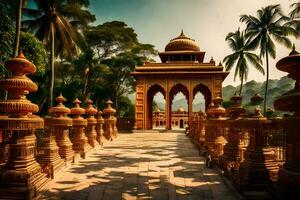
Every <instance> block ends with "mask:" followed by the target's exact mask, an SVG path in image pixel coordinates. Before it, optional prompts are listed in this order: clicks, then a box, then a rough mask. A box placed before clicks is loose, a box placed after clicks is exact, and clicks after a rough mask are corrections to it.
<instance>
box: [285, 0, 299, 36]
mask: <svg viewBox="0 0 300 200" xmlns="http://www.w3.org/2000/svg"><path fill="white" fill-rule="evenodd" d="M291 8H292V11H291V12H290V13H289V16H290V21H288V22H287V23H286V25H288V26H291V27H293V28H295V30H296V32H297V34H298V35H299V34H300V2H299V3H293V4H292V5H291Z"/></svg>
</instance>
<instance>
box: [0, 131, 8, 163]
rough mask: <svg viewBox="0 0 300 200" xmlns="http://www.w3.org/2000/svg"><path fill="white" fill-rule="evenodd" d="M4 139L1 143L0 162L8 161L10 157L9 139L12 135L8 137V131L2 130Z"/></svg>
mask: <svg viewBox="0 0 300 200" xmlns="http://www.w3.org/2000/svg"><path fill="white" fill-rule="evenodd" d="M0 131H1V132H2V141H1V143H0V164H1V163H6V162H7V159H8V153H9V140H10V137H8V136H7V135H8V133H7V131H2V130H0Z"/></svg>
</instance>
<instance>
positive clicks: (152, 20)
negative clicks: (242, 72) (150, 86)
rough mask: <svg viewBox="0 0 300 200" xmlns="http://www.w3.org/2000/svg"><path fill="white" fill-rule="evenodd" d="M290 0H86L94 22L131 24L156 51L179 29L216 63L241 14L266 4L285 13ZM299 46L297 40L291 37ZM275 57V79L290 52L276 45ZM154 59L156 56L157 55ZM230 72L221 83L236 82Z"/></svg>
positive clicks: (272, 70)
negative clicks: (280, 62) (279, 66)
mask: <svg viewBox="0 0 300 200" xmlns="http://www.w3.org/2000/svg"><path fill="white" fill-rule="evenodd" d="M293 2H294V1H293V0H230V1H229V0H90V3H91V5H90V7H89V9H90V10H91V12H92V13H93V14H95V15H96V18H97V21H96V22H95V24H100V23H103V22H107V21H113V20H119V21H124V22H125V23H126V24H127V25H128V26H130V27H133V28H134V30H135V31H136V33H137V34H138V39H139V41H140V42H142V43H149V44H153V45H155V48H156V49H157V50H158V51H164V47H165V45H166V44H167V43H168V42H169V40H170V39H172V38H174V37H177V36H178V35H179V34H180V32H181V29H183V30H184V33H185V35H187V36H189V37H191V38H193V39H195V40H196V42H197V43H198V44H199V46H200V50H201V51H206V55H205V59H204V61H205V62H208V61H209V60H210V58H211V57H212V56H213V58H214V59H215V61H216V63H219V61H220V60H223V58H224V57H225V56H227V55H229V54H230V53H232V52H231V50H230V48H229V46H228V44H227V42H226V41H225V37H226V35H227V34H228V33H229V32H233V31H235V30H237V29H238V28H239V27H240V28H241V29H243V28H244V27H245V26H244V24H242V23H240V22H239V16H240V15H241V14H251V15H256V11H257V10H258V9H260V8H262V7H264V6H266V5H271V4H281V6H282V9H283V12H284V13H285V14H288V12H289V11H290V8H289V5H290V4H291V3H293ZM292 41H293V42H294V43H295V44H296V49H297V47H299V49H298V50H300V41H299V40H298V41H296V40H295V39H293V40H292ZM276 49H277V57H276V59H275V60H273V59H271V60H270V78H271V79H274V78H276V79H278V78H280V77H282V76H284V75H286V74H285V73H283V72H280V71H278V70H277V69H276V68H275V64H276V62H277V61H278V60H279V59H280V58H282V57H284V56H287V55H288V53H289V52H290V51H291V50H290V49H286V48H285V47H282V46H280V45H279V44H278V45H277V46H276ZM157 61H159V59H158V58H157ZM250 80H256V81H259V82H261V81H264V80H265V77H264V76H263V75H261V74H260V73H258V72H257V71H256V70H255V69H252V70H250V73H249V76H248V81H250ZM239 83H240V82H239V80H238V79H237V80H236V81H235V82H234V78H233V73H230V74H229V76H228V77H227V78H226V79H225V80H224V82H223V85H224V86H225V85H228V84H231V85H235V86H236V85H238V84H239Z"/></svg>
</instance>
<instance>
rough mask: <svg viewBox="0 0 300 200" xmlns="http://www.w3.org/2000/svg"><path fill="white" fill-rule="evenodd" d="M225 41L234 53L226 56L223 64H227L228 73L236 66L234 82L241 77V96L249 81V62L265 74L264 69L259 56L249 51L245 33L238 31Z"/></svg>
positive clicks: (229, 34) (230, 34) (229, 35)
mask: <svg viewBox="0 0 300 200" xmlns="http://www.w3.org/2000/svg"><path fill="white" fill-rule="evenodd" d="M225 40H226V41H227V42H228V44H229V46H230V48H231V49H232V50H233V53H232V54H230V55H228V56H226V57H225V58H224V60H223V62H224V63H225V68H226V70H227V71H230V70H231V69H232V67H234V66H235V71H234V80H235V79H236V77H237V76H239V78H240V80H241V87H240V91H239V95H240V96H241V94H242V88H243V83H244V80H247V77H248V73H249V62H250V64H251V65H253V67H255V68H256V69H257V70H258V71H259V72H261V73H262V74H265V72H264V69H263V67H262V61H261V59H260V57H259V56H257V55H256V54H254V53H252V52H250V51H249V50H250V49H249V40H247V39H246V38H245V33H244V31H243V32H241V31H240V30H239V29H238V30H237V31H235V32H231V33H228V35H227V36H226V39H225Z"/></svg>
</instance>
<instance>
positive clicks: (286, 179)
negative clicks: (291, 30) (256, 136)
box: [274, 46, 300, 199]
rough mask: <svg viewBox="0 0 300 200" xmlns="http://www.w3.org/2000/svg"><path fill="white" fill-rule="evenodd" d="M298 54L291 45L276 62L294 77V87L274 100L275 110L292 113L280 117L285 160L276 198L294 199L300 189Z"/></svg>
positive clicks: (277, 65) (299, 81) (299, 64)
mask: <svg viewBox="0 0 300 200" xmlns="http://www.w3.org/2000/svg"><path fill="white" fill-rule="evenodd" d="M299 66H300V54H299V53H298V52H297V51H296V50H295V46H294V47H293V51H292V52H291V53H290V55H289V56H287V57H284V58H282V59H281V60H279V61H278V63H277V64H276V68H277V69H279V70H280V71H284V72H288V73H289V75H288V77H290V78H292V79H294V80H295V81H296V82H295V88H294V89H293V90H290V91H289V92H287V93H285V94H283V95H282V96H280V97H279V98H278V99H276V100H275V102H274V107H275V109H277V110H281V111H289V112H293V113H294V115H293V116H291V117H286V118H283V119H282V125H281V126H282V128H283V130H284V131H285V132H286V134H287V137H286V162H285V164H284V165H283V168H282V169H280V171H279V175H278V176H279V177H278V184H277V188H276V192H277V194H276V198H278V199H294V198H295V196H297V195H299V189H300V128H299V127H300V125H299V124H300V104H299V103H300V68H299Z"/></svg>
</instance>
